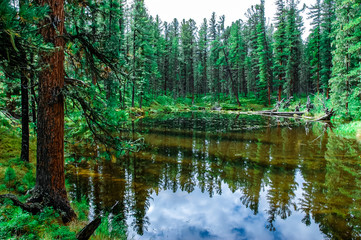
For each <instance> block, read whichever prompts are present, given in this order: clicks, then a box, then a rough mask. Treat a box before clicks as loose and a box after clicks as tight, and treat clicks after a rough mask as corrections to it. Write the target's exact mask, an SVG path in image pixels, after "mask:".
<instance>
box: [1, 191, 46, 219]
mask: <svg viewBox="0 0 361 240" xmlns="http://www.w3.org/2000/svg"><path fill="white" fill-rule="evenodd" d="M0 199H10V200H11V201H12V202H13V203H14V205H15V206H17V207H20V208H21V209H23V210H24V211H27V212H30V213H31V214H37V213H40V212H41V211H42V210H43V206H42V205H40V204H39V203H22V202H21V201H20V200H19V199H18V198H17V197H16V196H15V195H14V194H4V195H0Z"/></svg>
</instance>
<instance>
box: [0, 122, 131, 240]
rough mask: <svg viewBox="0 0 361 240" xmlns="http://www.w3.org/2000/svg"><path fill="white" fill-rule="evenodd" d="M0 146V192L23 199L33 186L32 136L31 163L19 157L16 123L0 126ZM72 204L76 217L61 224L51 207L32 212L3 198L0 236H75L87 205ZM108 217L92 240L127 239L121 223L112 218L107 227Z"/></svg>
mask: <svg viewBox="0 0 361 240" xmlns="http://www.w3.org/2000/svg"><path fill="white" fill-rule="evenodd" d="M0 146H1V148H0V194H6V193H13V194H15V195H17V196H18V197H19V199H20V200H21V201H23V202H24V201H26V199H27V198H28V197H29V196H26V192H27V190H29V189H31V188H33V186H34V185H35V162H36V159H35V157H36V154H35V152H36V142H35V139H34V138H33V139H32V141H31V147H30V156H31V158H30V163H24V162H23V161H21V160H20V158H19V156H20V149H21V138H20V133H19V131H18V130H17V126H9V125H8V126H4V125H2V126H0ZM72 207H73V209H74V211H75V212H76V214H77V216H78V219H77V220H75V221H73V222H71V223H70V224H69V225H68V226H64V225H63V224H62V221H61V217H60V216H59V214H58V213H57V212H55V211H54V210H53V209H52V208H45V209H44V211H43V212H42V213H40V214H37V215H32V214H30V213H28V212H25V211H23V210H22V209H21V208H20V207H16V206H14V205H13V204H12V202H11V201H9V200H5V201H3V202H2V203H0V239H49V240H50V239H76V233H77V232H79V231H80V230H81V229H82V228H83V227H84V226H85V225H86V224H87V222H88V219H87V214H88V209H89V204H88V202H87V200H86V199H85V198H83V199H82V200H81V201H80V202H77V201H72ZM107 217H108V215H105V216H104V217H103V219H102V225H101V226H100V227H99V229H98V230H97V231H96V232H95V234H94V236H92V237H91V239H126V238H127V235H126V226H125V225H124V224H123V222H120V221H113V224H112V226H111V228H110V225H109V224H110V223H109V222H108V220H107ZM116 217H117V216H115V217H114V218H116ZM109 229H112V231H109Z"/></svg>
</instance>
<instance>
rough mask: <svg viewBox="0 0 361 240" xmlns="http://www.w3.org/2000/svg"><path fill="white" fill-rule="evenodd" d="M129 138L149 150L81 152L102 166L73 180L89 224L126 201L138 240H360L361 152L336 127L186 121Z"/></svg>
mask: <svg viewBox="0 0 361 240" xmlns="http://www.w3.org/2000/svg"><path fill="white" fill-rule="evenodd" d="M129 137H131V138H134V139H138V138H144V142H145V145H146V146H145V148H144V149H143V150H142V151H140V152H138V153H133V154H130V155H126V156H124V157H119V158H117V157H115V156H113V157H111V159H110V160H106V159H105V158H103V157H101V156H102V154H101V152H99V151H100V150H99V149H98V150H97V151H95V150H89V149H82V150H81V151H79V149H78V150H77V151H79V153H78V154H79V157H81V158H87V159H94V160H96V161H92V162H88V163H82V164H77V165H76V166H77V167H76V168H73V169H72V170H71V171H68V175H69V182H70V185H71V191H70V194H71V195H72V196H73V198H76V199H81V197H82V196H86V197H87V199H88V202H89V206H90V209H91V211H90V213H89V218H90V219H91V218H92V217H94V215H95V214H97V213H98V212H99V211H101V210H103V209H107V208H109V207H111V206H112V205H113V204H114V203H115V202H116V201H119V203H120V206H121V209H122V213H123V215H124V222H125V223H127V225H128V230H129V237H130V238H133V239H327V238H332V239H356V238H360V237H361V233H360V230H361V229H360V224H361V214H360V210H361V194H360V186H361V185H360V180H361V177H360V176H361V174H360V173H361V171H360V170H361V165H360V164H361V161H360V160H361V159H360V155H361V147H360V145H359V144H358V143H357V142H355V141H352V140H346V139H341V138H338V137H337V136H335V134H333V132H332V129H331V128H330V126H328V125H325V124H323V123H304V122H299V121H298V120H292V119H291V120H289V119H281V118H267V117H260V116H247V115H240V116H237V115H224V114H223V115H222V114H203V113H186V114H184V113H183V114H176V115H165V116H160V117H157V118H145V119H141V120H139V121H138V122H136V123H134V124H133V129H131V131H130V132H129ZM75 150H76V149H75V148H74V149H72V151H75ZM94 153H95V154H94Z"/></svg>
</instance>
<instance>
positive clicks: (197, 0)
mask: <svg viewBox="0 0 361 240" xmlns="http://www.w3.org/2000/svg"><path fill="white" fill-rule="evenodd" d="M275 1H276V0H265V3H266V6H265V10H266V17H267V19H268V20H269V21H271V22H272V21H273V18H274V15H275V13H276V6H275ZM144 2H145V5H146V7H147V9H148V12H149V13H150V15H152V16H154V17H155V16H156V15H159V17H160V18H161V20H162V21H167V22H172V21H173V19H174V18H177V19H178V20H179V21H181V20H182V19H186V20H188V19H190V18H192V19H194V20H195V21H196V23H197V24H198V26H199V25H200V24H201V23H202V22H203V19H204V18H207V19H210V17H211V15H212V12H215V13H216V15H217V16H221V15H225V16H226V19H225V22H226V26H229V25H230V24H231V23H232V22H234V21H236V20H238V19H242V20H246V17H245V15H244V14H245V13H246V11H247V9H248V8H250V7H251V6H252V5H255V4H259V3H260V0H144ZM315 2H316V0H300V4H299V8H301V7H302V6H303V4H306V5H307V6H310V5H312V4H314V3H315ZM306 12H307V9H306V10H305V12H304V13H303V19H304V21H305V28H306V31H305V35H308V29H309V20H307V19H306V18H307V17H306ZM304 38H305V36H304Z"/></svg>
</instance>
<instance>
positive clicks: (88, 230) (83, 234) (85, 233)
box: [76, 215, 102, 240]
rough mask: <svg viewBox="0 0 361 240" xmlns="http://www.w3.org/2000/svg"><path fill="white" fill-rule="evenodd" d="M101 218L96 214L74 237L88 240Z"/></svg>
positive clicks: (79, 239)
mask: <svg viewBox="0 0 361 240" xmlns="http://www.w3.org/2000/svg"><path fill="white" fill-rule="evenodd" d="M101 222H102V219H101V216H100V215H98V216H97V217H96V218H95V219H94V220H93V221H91V222H90V223H88V224H87V225H86V226H85V227H84V228H83V229H82V230H81V231H80V232H79V233H78V234H77V235H76V239H78V240H88V239H89V238H90V237H91V235H93V233H94V232H95V230H96V229H97V228H98V227H99V225H100V224H101Z"/></svg>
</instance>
